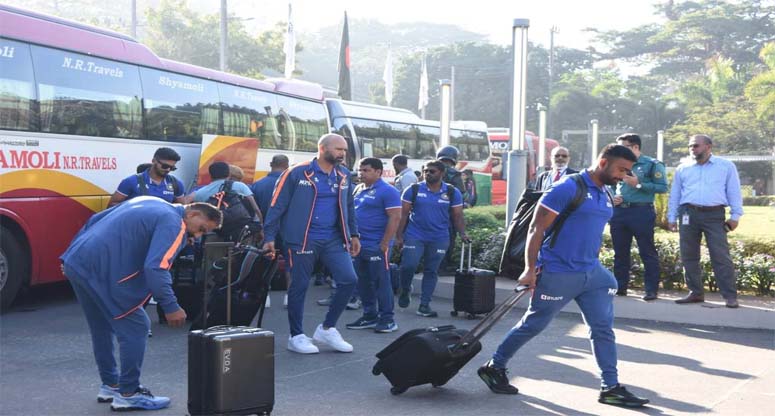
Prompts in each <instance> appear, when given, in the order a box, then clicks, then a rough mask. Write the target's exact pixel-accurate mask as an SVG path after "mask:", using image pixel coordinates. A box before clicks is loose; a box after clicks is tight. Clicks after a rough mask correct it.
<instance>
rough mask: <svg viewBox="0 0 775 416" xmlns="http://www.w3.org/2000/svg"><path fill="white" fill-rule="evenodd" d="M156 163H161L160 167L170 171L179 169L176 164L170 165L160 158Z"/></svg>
mask: <svg viewBox="0 0 775 416" xmlns="http://www.w3.org/2000/svg"><path fill="white" fill-rule="evenodd" d="M156 163H158V164H159V167H160V168H162V169H164V170H168V171H170V172H171V171H174V170H177V169H178V168H177V167H175V165H168V164H166V163H164V162H159V161H158V160H157V161H156Z"/></svg>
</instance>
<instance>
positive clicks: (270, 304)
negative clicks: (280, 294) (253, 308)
mask: <svg viewBox="0 0 775 416" xmlns="http://www.w3.org/2000/svg"><path fill="white" fill-rule="evenodd" d="M271 306H272V298H270V297H269V295H266V303H265V304H264V307H265V308H269V307H271Z"/></svg>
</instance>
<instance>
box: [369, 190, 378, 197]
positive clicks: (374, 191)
mask: <svg viewBox="0 0 775 416" xmlns="http://www.w3.org/2000/svg"><path fill="white" fill-rule="evenodd" d="M376 194H377V190H376V189H372V190H371V191H369V195H371V196H374V195H376Z"/></svg>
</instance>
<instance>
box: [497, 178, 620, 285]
mask: <svg viewBox="0 0 775 416" xmlns="http://www.w3.org/2000/svg"><path fill="white" fill-rule="evenodd" d="M568 176H570V178H571V180H573V181H575V182H576V194H575V195H574V196H573V200H571V202H570V204H568V206H566V207H565V209H563V210H562V212H560V215H558V216H557V218H556V219H555V220H554V222H553V223H552V225H551V227H550V228H549V230H548V231H547V233H546V237H545V239H544V242H547V240H548V242H549V247H554V245H555V244H556V243H557V236H559V235H560V230H561V229H562V226H563V224H565V220H567V219H568V217H569V216H570V214H572V213H573V212H574V211H576V209H578V207H579V206H581V204H582V203H583V202H584V199H585V198H586V195H587V183H586V182H585V181H584V178H582V177H581V174H579V173H574V174H572V175H568ZM604 189H605V191H606V193H607V194H608V198H609V200H611V198H612V197H611V194H610V193H609V191H608V188H607V187H604ZM546 192H547V191H536V190H533V189H525V191H524V192H522V196H521V197H520V198H519V202H517V209H516V211H515V212H514V216H513V217H512V218H511V223H510V224H509V229H508V232H507V233H506V242H505V244H504V245H503V253H502V255H501V264H500V274H501V275H503V276H511V277H513V278H517V277H519V275H521V274H522V272H523V271H524V270H525V248H526V247H527V231H528V228H530V222H531V221H532V220H533V213H534V212H535V209H536V206H537V205H538V200H539V199H541V196H543V194H544V193H546ZM611 202H612V204H613V200H611Z"/></svg>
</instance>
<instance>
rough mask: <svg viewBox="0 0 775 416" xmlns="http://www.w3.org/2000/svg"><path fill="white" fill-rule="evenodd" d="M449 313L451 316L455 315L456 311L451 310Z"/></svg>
mask: <svg viewBox="0 0 775 416" xmlns="http://www.w3.org/2000/svg"><path fill="white" fill-rule="evenodd" d="M449 314H450V315H452V316H457V311H452V312H450V313H449Z"/></svg>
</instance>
